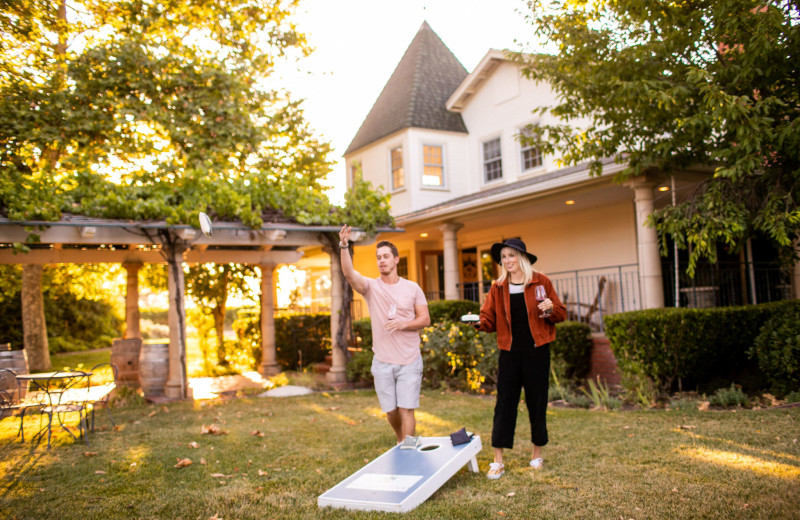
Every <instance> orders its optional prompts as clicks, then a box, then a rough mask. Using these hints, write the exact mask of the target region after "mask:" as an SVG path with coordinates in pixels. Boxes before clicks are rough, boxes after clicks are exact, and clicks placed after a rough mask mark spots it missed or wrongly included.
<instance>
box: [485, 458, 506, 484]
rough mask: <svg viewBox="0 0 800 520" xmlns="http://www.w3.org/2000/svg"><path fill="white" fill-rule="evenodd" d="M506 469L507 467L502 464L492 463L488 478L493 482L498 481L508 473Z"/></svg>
mask: <svg viewBox="0 0 800 520" xmlns="http://www.w3.org/2000/svg"><path fill="white" fill-rule="evenodd" d="M505 468H506V467H505V466H504V465H503V464H501V463H500V462H492V463H490V464H489V472H488V473H487V474H486V477H487V478H489V479H491V480H497V479H499V478H500V477H502V476H503V473H505V472H506V469H505Z"/></svg>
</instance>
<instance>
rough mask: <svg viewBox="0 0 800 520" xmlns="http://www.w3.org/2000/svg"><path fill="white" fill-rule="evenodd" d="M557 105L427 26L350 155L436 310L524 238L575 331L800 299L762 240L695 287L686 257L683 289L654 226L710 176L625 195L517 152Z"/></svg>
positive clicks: (476, 291) (478, 291)
mask: <svg viewBox="0 0 800 520" xmlns="http://www.w3.org/2000/svg"><path fill="white" fill-rule="evenodd" d="M554 102H555V94H554V93H553V91H552V90H551V89H550V88H549V87H548V85H546V84H541V83H535V82H533V81H531V80H528V79H526V78H524V77H522V75H521V74H520V70H519V67H518V65H516V64H515V63H513V62H512V61H511V60H510V59H508V56H507V54H506V53H505V52H504V51H499V50H489V51H488V52H487V53H486V56H485V57H484V58H483V59H482V60H481V62H480V63H479V64H478V65H477V67H476V68H475V70H473V71H472V72H468V71H467V70H466V69H465V68H464V67H463V66H462V65H461V64H460V63H459V61H458V60H457V58H456V57H455V56H454V55H453V54H452V52H450V50H449V49H448V48H447V46H446V45H445V44H444V42H442V41H441V40H440V39H439V37H438V36H437V35H436V34H435V33H434V32H433V30H432V29H431V27H430V26H429V25H428V24H427V23H423V24H422V26H421V27H420V29H419V31H418V32H417V34H416V36H415V37H414V39H413V41H412V42H411V44H410V45H409V47H408V49H407V50H406V52H405V54H404V55H403V57H402V59H401V60H400V62H399V64H398V65H397V67H396V69H395V71H394V72H393V74H392V75H391V77H390V78H389V80H388V81H387V83H386V85H385V87H384V89H383V91H382V92H381V93H380V95H378V97H377V100H376V101H375V104H374V105H373V107H372V109H371V110H370V112H369V113H368V114H367V116H366V118H365V119H364V121H363V123H362V125H361V127H360V128H359V130H358V132H357V133H356V135H355V136H354V138H353V140H352V142H351V144H350V146H349V147H348V148H347V150H346V151H345V154H344V155H345V160H346V165H347V171H348V177H349V178H348V184H349V185H350V184H351V183H352V179H353V175H354V174H355V172H356V171H357V170H359V169H360V170H361V171H362V172H363V176H364V178H365V179H366V180H368V181H370V182H371V183H372V184H373V185H375V186H381V187H383V189H384V190H385V191H386V192H388V193H390V195H391V208H392V214H393V216H394V217H395V219H396V223H397V226H398V227H399V228H402V229H403V230H404V231H403V232H402V233H384V234H382V235H380V236H378V237H377V239H378V240H383V239H386V240H390V241H392V242H394V243H395V244H396V245H397V247H398V249H399V251H400V255H401V258H402V263H401V275H403V276H405V277H407V278H409V279H411V280H414V281H417V282H418V283H419V284H420V285H421V286H422V288H423V290H424V291H425V292H426V294H427V295H428V298H429V299H437V298H444V299H457V298H465V299H472V300H476V301H478V300H480V298H481V295H482V292H483V291H485V290H486V289H487V288H488V284H489V283H490V281H491V280H492V279H493V278H494V277H495V276H496V272H495V266H494V265H493V263H492V260H491V258H490V256H489V249H490V247H491V244H493V243H494V242H499V241H502V240H503V239H505V238H510V237H519V238H521V239H522V240H524V241H525V243H526V244H527V245H528V249H529V251H532V252H533V253H535V254H536V255H537V256H538V258H539V260H538V262H537V263H536V265H535V267H536V268H537V269H538V270H540V271H542V272H544V273H545V274H547V275H548V276H549V277H550V278H551V279H552V280H553V281H554V283H555V284H556V288H557V290H558V291H559V294H560V296H561V298H562V300H564V301H565V303H566V304H567V306H568V310H569V312H570V315H571V318H572V319H581V320H583V321H586V322H587V323H589V324H590V325H592V326H593V328H594V329H595V330H602V316H603V315H604V314H608V313H614V312H621V311H627V310H633V309H641V308H654V307H663V306H672V305H675V304H676V296H675V295H676V294H677V295H678V298H677V303H678V304H679V305H681V306H695V307H700V306H715V305H730V304H744V303H754V302H761V301H766V300H775V299H781V298H792V297H798V291H800V283H799V281H800V269H799V268H798V267H797V266H796V267H795V269H794V272H792V273H786V272H785V271H782V270H780V269H779V268H778V267H777V266H776V265H774V263H772V262H771V261H772V260H774V252H773V251H772V250H771V249H770V248H769V246H768V245H767V242H766V241H758V240H754V241H753V242H752V243H750V244H748V247H747V248H746V249H745V250H743V251H737V252H728V251H725V250H724V248H723V247H720V248H719V251H718V254H719V258H720V261H719V262H718V264H716V265H713V266H711V265H700V267H699V269H698V274H697V276H696V277H695V278H694V279H689V278H688V277H686V275H685V274H683V271H684V268H685V266H686V263H685V262H686V252H685V251H681V252H679V253H678V255H677V256H678V258H677V263H678V276H677V278H678V284H677V285H676V282H675V279H676V275H675V274H676V270H675V265H676V261H675V255H674V253H673V252H672V251H671V250H670V251H669V254H668V255H667V256H666V257H662V256H661V255H660V251H659V239H658V237H657V234H656V231H655V230H654V229H653V228H651V227H648V226H646V225H645V222H646V219H647V217H648V216H649V215H650V214H651V213H652V212H653V210H654V209H655V208H659V207H663V206H665V205H669V204H672V203H673V197H675V199H676V200H677V201H680V200H681V199H682V197H684V196H685V194H687V193H689V190H692V189H694V188H695V187H696V186H697V184H698V183H699V182H700V181H702V180H704V179H707V178H708V175H709V174H710V173H709V171H708V170H707V169H702V168H698V169H696V170H687V171H682V172H679V173H677V174H674V175H672V176H667V175H664V174H663V173H660V172H658V171H652V172H649V173H648V175H647V176H644V177H638V178H636V179H635V180H632V181H628V182H626V183H624V184H619V183H617V182H615V181H614V176H615V174H616V173H618V172H619V171H620V170H621V169H622V168H624V167H625V165H623V164H615V163H614V162H613V161H612V160H609V161H608V162H607V163H606V164H605V166H604V170H603V174H602V175H601V176H599V177H598V176H594V177H593V176H591V175H590V173H589V168H588V164H587V165H579V166H571V167H565V166H564V165H563V164H561V163H560V162H559V160H558V157H551V156H542V155H541V154H540V153H539V152H538V151H537V150H536V149H533V148H526V147H524V146H522V145H521V143H520V142H519V140H518V139H517V136H519V135H520V134H521V133H523V132H525V128H526V126H528V125H536V124H537V123H545V122H548V121H547V119H546V118H547V117H548V116H546V115H545V116H538V115H536V114H535V113H534V112H535V109H536V108H538V107H541V106H549V105H552V104H554ZM540 117H541V118H540ZM572 123H573V124H575V123H576V122H574V121H573V122H572ZM578 123H579V122H578ZM311 253H312V252H310V251H309V252H308V253H307V257H308V260H307V261H309V262H311V261H312V259H313V258H314V255H313V254H311ZM325 256H327V255H325ZM728 263H730V265H728ZM355 264H356V268H357V269H358V270H359V271H360V272H362V273H363V274H365V275H367V276H378V272H377V267H376V265H375V259H374V241H373V242H370V244H369V245H364V246H361V247H356V248H355ZM681 265H682V266H683V268H682V267H681ZM320 267H321V266H320ZM356 298H358V295H356ZM361 310H362V312H364V311H365V310H366V306H365V305H362V306H361ZM358 313H359V309H358V308H357V309H356V315H358Z"/></svg>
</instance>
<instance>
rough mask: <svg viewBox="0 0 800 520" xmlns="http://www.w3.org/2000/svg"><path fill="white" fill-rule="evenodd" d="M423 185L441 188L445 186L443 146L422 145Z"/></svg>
mask: <svg viewBox="0 0 800 520" xmlns="http://www.w3.org/2000/svg"><path fill="white" fill-rule="evenodd" d="M422 185H423V186H428V187H436V188H441V187H442V186H444V158H443V154H442V147H441V146H431V145H427V144H426V145H424V146H423V147H422Z"/></svg>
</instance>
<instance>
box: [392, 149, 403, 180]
mask: <svg viewBox="0 0 800 520" xmlns="http://www.w3.org/2000/svg"><path fill="white" fill-rule="evenodd" d="M391 156H392V191H395V190H399V189H400V188H404V187H405V186H406V174H405V170H404V169H403V147H402V146H398V147H397V148H392V152H391Z"/></svg>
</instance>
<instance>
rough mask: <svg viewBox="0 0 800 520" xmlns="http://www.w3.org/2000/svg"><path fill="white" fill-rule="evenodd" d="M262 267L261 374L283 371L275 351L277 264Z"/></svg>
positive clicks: (262, 265)
mask: <svg viewBox="0 0 800 520" xmlns="http://www.w3.org/2000/svg"><path fill="white" fill-rule="evenodd" d="M259 267H260V268H261V369H260V370H259V372H261V375H262V376H264V377H269V376H274V375H277V374H280V373H281V367H280V365H279V364H278V356H277V353H276V351H275V316H274V314H275V284H274V283H273V273H274V271H275V264H260V265H259Z"/></svg>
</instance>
